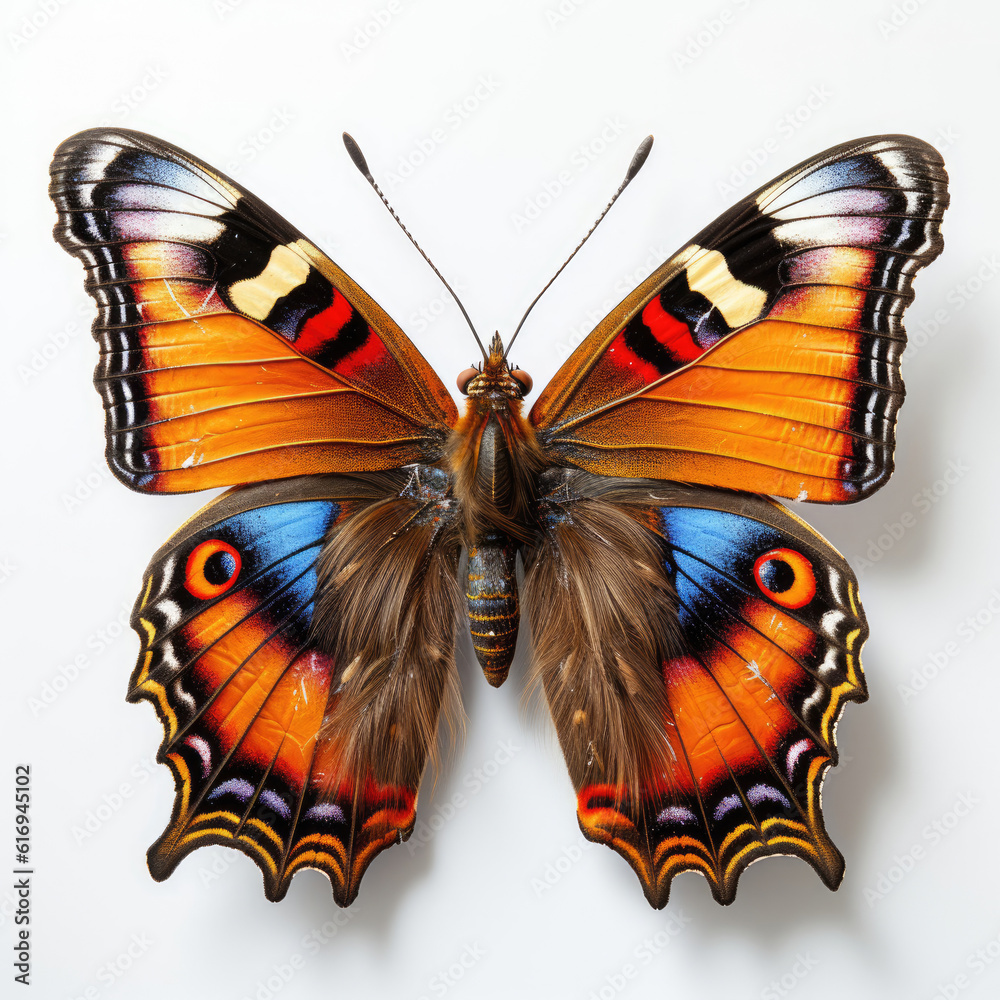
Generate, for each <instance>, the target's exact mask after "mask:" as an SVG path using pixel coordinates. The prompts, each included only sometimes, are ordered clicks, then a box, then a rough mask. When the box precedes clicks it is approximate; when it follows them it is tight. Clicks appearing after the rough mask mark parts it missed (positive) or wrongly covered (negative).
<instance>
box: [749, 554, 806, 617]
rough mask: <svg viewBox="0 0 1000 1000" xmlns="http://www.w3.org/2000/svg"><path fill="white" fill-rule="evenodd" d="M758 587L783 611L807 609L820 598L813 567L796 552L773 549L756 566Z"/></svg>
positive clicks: (755, 573) (754, 569)
mask: <svg viewBox="0 0 1000 1000" xmlns="http://www.w3.org/2000/svg"><path fill="white" fill-rule="evenodd" d="M753 575H754V579H755V580H756V581H757V586H758V587H760V589H761V590H762V591H763V592H764V593H765V594H766V595H767V596H768V597H770V598H771V600H772V601H774V602H775V603H776V604H780V605H781V606H782V607H783V608H801V607H805V605H807V604H808V603H809V602H810V601H811V600H812V599H813V598H814V597H815V596H816V574H815V573H814V572H813V568H812V563H811V562H809V560H808V559H806V557H805V556H804V555H802V553H801V552H796V551H795V550H794V549H771V551H770V552H765V553H764V554H763V555H762V556H760V557H759V558H758V559H757V561H756V562H755V563H754V564H753Z"/></svg>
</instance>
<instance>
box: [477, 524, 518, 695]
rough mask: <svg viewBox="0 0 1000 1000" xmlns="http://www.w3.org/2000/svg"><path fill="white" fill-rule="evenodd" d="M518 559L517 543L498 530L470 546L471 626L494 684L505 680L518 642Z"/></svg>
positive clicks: (479, 656)
mask: <svg viewBox="0 0 1000 1000" xmlns="http://www.w3.org/2000/svg"><path fill="white" fill-rule="evenodd" d="M516 562H517V545H516V543H515V542H514V541H513V539H511V538H510V537H509V536H508V535H505V534H503V533H502V532H499V531H488V532H485V533H484V534H482V535H481V536H480V537H479V538H478V539H477V540H476V544H475V545H474V546H473V547H472V548H471V549H470V550H469V585H468V591H467V594H466V596H467V598H468V605H469V629H470V631H471V632H472V645H473V647H474V648H475V650H476V658H477V659H478V660H479V665H480V666H481V667H482V668H483V673H484V674H485V675H486V679H487V680H488V681H489V682H490V684H492V685H493V686H494V687H499V686H500V685H501V684H502V683H503V682H504V680H506V678H507V671H508V670H510V663H511V660H512V659H513V658H514V646H515V644H516V643H517V627H518V622H519V621H520V611H519V609H518V601H517V576H516Z"/></svg>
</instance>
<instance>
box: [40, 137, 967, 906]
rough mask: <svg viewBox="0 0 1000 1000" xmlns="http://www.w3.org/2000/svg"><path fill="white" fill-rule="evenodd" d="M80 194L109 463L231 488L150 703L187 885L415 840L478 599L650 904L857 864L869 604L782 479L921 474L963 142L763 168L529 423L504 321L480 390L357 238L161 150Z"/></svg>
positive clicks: (158, 583) (78, 163) (142, 609)
mask: <svg viewBox="0 0 1000 1000" xmlns="http://www.w3.org/2000/svg"><path fill="white" fill-rule="evenodd" d="M352 155H353V154H352ZM50 193H51V196H52V198H53V200H54V202H55V205H56V207H57V209H58V223H57V225H56V228H55V238H56V239H57V240H58V242H59V243H60V244H61V245H62V246H63V247H64V248H65V249H66V250H67V251H68V252H69V253H71V254H73V255H74V256H76V257H77V258H79V259H80V260H81V261H82V262H83V264H84V266H85V269H86V289H87V291H88V292H89V293H90V294H91V295H92V296H93V297H94V299H95V300H96V302H97V306H98V317H97V319H96V321H95V323H94V328H93V332H94V336H95V338H96V340H97V342H98V344H99V346H100V361H99V364H98V366H97V370H96V374H95V384H96V387H97V389H98V391H99V392H100V394H101V396H102V398H103V400H104V407H105V411H106V432H107V460H108V463H109V464H110V466H111V469H112V470H113V472H114V474H115V475H116V476H117V477H118V479H120V480H121V481H122V482H123V483H124V484H125V485H126V486H129V487H131V488H132V489H134V490H138V491H140V492H144V493H182V492H188V491H193V490H204V489H210V488H214V487H223V486H224V487H232V488H231V489H229V490H228V492H226V493H224V494H222V495H221V496H220V497H219V498H218V499H216V500H214V501H213V502H211V503H209V504H208V505H207V506H206V507H204V508H203V509H202V510H201V511H200V512H198V513H197V514H195V515H194V516H193V517H192V518H191V519H190V520H188V521H187V522H186V523H185V524H184V525H182V526H181V528H180V529H179V530H178V531H177V532H176V533H175V534H174V535H173V536H172V537H171V538H170V539H169V541H167V542H166V544H165V545H163V546H162V547H161V548H160V549H159V551H157V552H156V554H155V555H154V556H153V558H152V561H151V562H150V565H149V568H148V570H147V571H146V574H145V576H144V579H143V583H142V590H141V593H140V596H139V598H138V600H137V602H136V605H135V609H134V612H133V615H132V625H133V627H134V629H135V630H136V632H137V633H138V635H139V638H140V646H141V648H140V653H139V659H138V663H137V665H136V668H135V671H134V673H133V675H132V679H131V685H130V689H129V694H128V698H129V700H130V701H139V700H145V701H149V702H151V703H152V704H153V706H154V707H155V709H156V711H157V713H158V715H159V718H160V720H161V722H162V724H163V727H164V730H165V735H164V739H163V743H162V746H161V748H160V751H159V759H160V760H161V761H162V762H165V763H166V764H167V765H169V767H170V769H171V771H172V772H173V776H174V780H175V784H176V798H175V802H174V807H173V815H172V817H171V819H170V823H169V825H168V826H167V828H166V830H165V832H164V833H163V835H162V836H161V837H160V839H159V840H157V841H156V843H155V844H154V845H153V846H152V847H151V848H150V851H149V855H148V862H149V869H150V872H151V874H152V875H153V877H154V878H155V879H163V878H166V877H167V876H168V875H170V874H171V872H172V871H173V870H174V869H175V867H176V866H177V864H178V863H179V862H180V860H181V859H182V858H183V857H185V856H186V855H187V854H188V853H189V852H190V851H192V850H194V849H195V848H197V847H199V846H202V845H206V844H226V845H230V846H233V847H237V848H239V849H240V850H242V851H243V852H245V853H246V854H247V855H248V856H249V857H251V858H252V859H253V860H254V861H255V862H256V863H257V864H258V865H259V866H260V868H261V870H262V872H263V875H264V890H265V894H266V895H267V897H268V898H269V899H272V900H277V899H280V898H281V897H282V896H284V894H285V892H286V891H287V888H288V885H289V882H290V880H291V878H292V876H293V875H294V874H295V872H296V871H298V870H300V869H302V868H315V869H319V870H320V871H322V872H325V873H326V874H327V875H328V876H329V878H330V881H331V883H332V886H333V893H334V897H335V899H336V901H337V903H339V904H340V905H341V906H346V905H348V904H350V903H351V902H352V901H353V900H354V899H355V897H356V895H357V893H358V887H359V884H360V881H361V878H362V876H363V874H364V872H365V870H366V869H367V867H368V865H369V864H370V863H371V862H372V860H373V859H374V857H375V856H376V855H377V854H378V853H379V852H381V851H382V850H384V849H386V848H387V847H389V846H391V845H393V844H396V843H398V842H400V841H401V840H405V839H406V838H407V837H408V836H409V835H410V833H411V832H412V830H413V827H414V822H415V816H416V806H417V792H418V787H419V784H420V780H421V776H422V774H423V772H424V770H425V766H426V764H427V761H428V758H429V756H431V755H432V753H433V750H434V747H435V745H436V740H437V734H438V727H439V723H440V721H441V719H442V718H443V717H444V716H445V715H446V713H447V712H449V711H450V710H451V708H452V706H454V705H455V703H456V702H457V698H458V681H457V671H456V665H455V646H456V640H457V629H458V627H459V623H460V620H461V617H462V614H463V609H464V613H465V615H466V617H467V619H468V623H469V628H470V630H471V634H472V641H473V646H474V648H475V652H476V656H477V658H478V660H479V663H480V664H481V666H482V669H483V672H484V674H485V676H486V679H487V680H488V681H489V683H490V684H492V685H494V686H498V685H500V684H501V683H502V682H503V680H504V678H505V677H506V676H507V672H508V669H509V667H510V664H511V659H512V656H513V653H514V648H515V644H516V640H517V635H518V626H519V620H520V607H521V600H522V597H523V601H524V605H525V609H526V612H527V615H528V618H529V620H530V623H531V630H532V637H533V646H534V648H533V660H534V671H535V675H536V676H537V678H538V679H539V680H540V683H541V685H542V688H543V689H544V695H545V699H546V701H547V703H548V706H549V708H550V710H551V714H552V719H553V721H554V724H555V729H556V732H557V734H558V738H559V743H560V746H561V748H562V752H563V755H564V757H565V760H566V764H567V767H568V769H569V773H570V777H571V779H572V783H573V787H574V789H575V791H576V796H577V815H578V818H579V823H580V827H581V829H582V831H583V833H584V835H585V836H586V837H587V838H588V839H590V840H592V841H595V842H598V843H603V844H607V845H608V846H609V847H611V848H612V849H614V850H615V851H617V852H618V853H619V854H620V855H622V856H623V857H624V858H625V859H626V860H627V861H628V863H629V864H630V865H631V866H632V867H633V868H634V870H635V872H636V874H637V875H638V877H639V880H640V882H641V884H642V889H643V892H644V893H645V896H646V898H647V900H648V901H649V902H650V903H651V904H652V905H653V906H654V907H662V906H664V905H665V904H666V902H667V897H668V894H669V891H670V885H671V882H672V880H673V878H674V876H675V875H677V874H678V873H679V872H683V871H687V870H695V871H699V872H701V873H702V874H703V875H704V877H705V878H706V880H707V881H708V884H709V886H710V888H711V892H712V894H713V895H714V897H715V899H716V900H717V901H718V902H720V903H729V902H731V901H732V899H733V898H734V894H735V891H736V885H737V881H738V878H739V875H740V873H741V872H742V871H743V870H744V869H745V868H746V867H747V866H748V865H749V864H750V863H751V862H753V861H755V860H757V859H759V858H761V857H764V856H767V855H775V854H786V855H795V856H798V857H800V858H803V859H804V860H805V861H807V862H808V863H809V864H811V865H812V866H813V867H814V868H815V870H816V871H817V872H818V874H819V875H820V877H821V879H822V880H823V881H824V882H825V883H826V885H828V886H829V887H830V888H831V889H834V888H836V887H837V886H838V885H839V883H840V881H841V879H842V877H843V872H844V860H843V857H842V855H841V854H840V852H839V851H838V849H837V848H836V847H835V846H834V845H833V843H832V842H831V840H830V838H829V836H828V835H827V832H826V828H825V825H824V821H823V816H822V812H821V804H820V792H821V786H822V783H823V779H824V776H825V775H826V773H827V771H828V769H829V768H830V767H831V766H833V765H834V764H836V761H837V746H836V740H835V733H836V726H837V722H838V719H839V717H840V715H841V711H842V709H843V707H844V705H845V704H846V703H847V702H849V701H863V700H865V698H866V697H867V694H866V688H865V680H864V675H863V673H862V668H861V663H860V659H859V655H860V651H861V647H862V644H863V643H864V641H865V639H866V637H867V635H868V626H867V624H866V621H865V616H864V612H863V610H862V607H861V604H860V602H859V597H858V584H857V580H856V578H855V576H854V574H853V572H852V571H851V569H850V567H849V565H848V564H847V562H846V561H845V559H844V558H843V557H842V556H841V555H840V554H839V553H838V552H837V551H836V550H835V549H834V548H833V547H832V546H831V545H830V544H829V543H828V542H826V541H825V540H824V539H823V538H822V537H821V536H820V535H819V534H817V533H816V532H815V531H814V530H813V529H812V528H810V527H809V526H808V525H807V524H806V523H805V522H804V521H802V520H801V519H800V518H799V517H797V516H796V515H795V514H793V513H792V512H791V511H790V510H788V509H787V508H786V507H784V506H783V505H782V504H780V503H779V502H778V501H777V500H774V499H771V498H772V497H784V498H795V499H798V500H810V501H814V502H818V503H851V502H854V501H857V500H862V499H864V498H865V497H867V496H869V495H871V494H872V493H873V492H874V491H875V490H877V489H879V488H880V487H881V486H882V485H883V484H884V483H885V482H886V480H887V479H888V478H889V475H890V474H891V472H892V467H893V447H894V433H895V432H894V427H895V422H896V415H897V411H898V410H899V406H900V404H901V403H902V400H903V383H902V380H901V378H900V356H901V354H902V351H903V348H904V346H905V333H904V329H903V325H902V313H903V310H904V309H905V307H906V306H907V305H908V303H909V302H910V300H911V299H912V297H913V293H912V290H911V285H912V281H913V276H914V274H915V273H916V271H917V270H919V269H920V268H921V267H923V266H924V265H926V264H927V263H929V262H930V261H932V260H933V259H934V258H935V257H936V256H937V255H938V253H939V252H940V251H941V248H942V239H941V235H940V223H941V218H942V215H943V212H944V210H945V208H946V206H947V203H948V194H947V175H946V174H945V171H944V166H943V163H942V161H941V158H940V156H939V155H938V153H937V152H936V150H935V149H934V148H933V147H931V146H930V145H928V144H927V143H925V142H922V141H920V140H918V139H915V138H911V137H908V136H901V135H897V136H876V137H870V138H865V139H859V140H856V141H854V142H848V143H844V144H843V145H839V146H836V147H834V148H832V149H829V150H827V151H826V152H824V153H821V154H819V155H818V156H814V157H812V158H811V159H808V160H806V161H804V162H803V163H801V164H799V165H798V166H796V167H794V168H793V169H791V170H790V171H788V172H787V173H786V174H784V175H782V176H781V177H779V178H778V179H776V180H774V181H772V182H771V183H769V184H767V185H765V186H764V187H762V188H760V189H759V190H758V191H755V192H754V193H752V194H750V195H748V196H747V197H746V198H744V199H743V200H742V201H740V202H739V203H738V204H736V205H734V206H733V207H732V208H730V209H729V210H728V211H726V212H725V213H724V214H723V215H722V216H721V217H720V218H719V219H717V220H716V221H715V222H714V223H712V224H711V225H710V226H708V228H706V229H704V230H703V231H702V232H701V233H699V234H698V235H697V236H696V237H695V238H694V239H693V240H691V241H690V242H688V243H686V244H685V245H684V246H683V247H682V248H681V249H680V250H679V251H678V252H677V253H675V254H674V255H673V256H671V257H670V258H669V259H667V260H666V261H665V262H664V263H663V264H662V265H661V266H660V267H659V268H658V269H657V270H656V271H655V272H654V273H653V274H651V275H650V276H649V277H648V278H647V279H646V280H645V281H643V282H642V283H641V284H640V285H639V286H638V287H637V288H636V289H635V290H634V291H633V292H631V293H630V294H629V295H628V296H626V298H625V299H624V300H623V301H622V302H621V303H620V304H619V305H618V306H617V307H615V308H614V309H613V310H612V311H611V312H610V313H609V314H608V315H607V316H606V317H605V318H604V319H603V320H602V321H601V322H600V323H599V324H598V325H597V327H596V328H595V329H594V330H593V332H592V333H591V334H590V335H589V336H588V337H587V338H586V339H585V340H584V341H583V342H582V343H581V344H580V346H579V347H578V348H577V349H576V351H575V352H574V353H573V354H572V355H571V356H570V357H569V358H568V359H567V361H566V362H565V364H563V366H562V367H561V368H560V369H559V370H558V372H557V373H556V375H555V376H554V378H553V379H552V380H551V381H550V382H549V384H548V385H547V386H546V387H545V388H544V389H543V390H542V391H541V393H540V395H539V396H538V398H537V399H536V400H535V402H534V404H533V405H532V406H531V409H530V411H528V412H527V413H525V412H524V407H523V404H522V400H523V398H524V396H526V395H527V394H528V392H529V391H530V389H531V381H530V378H529V377H528V376H527V375H526V374H525V373H524V372H522V371H521V370H520V369H518V368H516V367H515V366H513V365H512V364H511V363H510V362H509V361H508V359H507V354H506V351H505V349H504V346H503V344H502V342H501V340H500V337H499V334H498V335H497V336H496V337H495V338H494V339H493V340H492V342H491V343H490V345H489V348H488V349H485V348H484V349H483V361H482V363H481V364H480V365H478V366H476V367H473V368H470V369H468V370H466V371H465V372H463V373H462V374H461V376H460V378H459V383H460V388H461V390H462V391H463V393H464V394H465V395H466V396H467V399H468V402H467V404H466V408H465V412H464V414H462V415H459V413H458V410H457V408H456V406H455V403H454V401H453V399H452V396H451V394H450V393H449V392H448V391H447V389H446V388H445V386H444V384H443V383H442V382H441V380H440V379H439V378H438V376H437V375H436V374H435V373H434V371H433V370H432V369H431V368H430V366H429V365H428V364H427V362H426V361H425V360H424V359H423V357H422V356H421V355H420V353H419V352H418V350H417V349H416V347H415V346H414V345H413V343H412V342H411V341H410V340H409V339H408V338H407V337H406V336H405V335H404V333H403V332H402V331H401V329H400V328H399V327H398V326H397V325H396V324H395V323H394V322H393V321H392V320H391V319H390V318H389V316H388V315H386V313H385V312H384V311H383V310H382V309H381V308H380V307H379V306H378V304H377V303H375V302H374V301H373V300H372V299H371V298H370V297H369V296H368V295H367V294H366V293H365V292H364V291H363V290H362V289H361V288H360V287H359V286H358V285H357V284H355V283H354V281H352V280H351V278H350V277H349V276H348V275H347V274H345V273H344V272H343V271H342V270H341V269H340V268H339V267H338V266H337V265H336V264H335V263H334V262H333V261H332V260H331V259H330V258H329V257H328V256H326V255H325V254H324V253H323V252H322V251H321V250H320V249H319V248H318V247H317V246H316V245H315V244H314V243H312V242H311V241H310V240H308V239H307V238H306V237H305V236H303V235H302V233H300V232H299V231H298V230H297V229H295V228H294V227H292V226H291V225H290V224H289V223H287V222H286V221H285V220H284V219H282V218H280V217H279V216H278V215H277V214H276V213H275V212H274V211H272V210H271V209H270V208H268V207H267V206H266V205H265V204H264V203H263V202H262V201H260V200H259V199H258V198H256V197H255V196H254V195H252V194H251V193H250V192H248V191H247V190H245V189H244V188H243V187H241V186H240V185H239V184H238V183H236V182H235V181H233V180H231V179H229V178H227V177H225V176H224V175H223V174H221V173H219V172H218V171H216V170H213V169H212V168H211V167H209V166H208V165H206V164H205V163H203V162H202V161H200V160H198V159H196V158H195V157H193V156H191V155H189V154H188V153H185V152H183V151H182V150H180V149H178V148H177V147H175V146H172V145H170V144H169V143H167V142H164V141H162V140H159V139H155V138H153V137H151V136H148V135H144V134H142V133H139V132H134V131H129V130H123V129H113V128H100V129H92V130H89V131H85V132H81V133H79V134H77V135H74V136H72V137H71V138H69V139H67V140H66V141H65V142H64V143H62V145H60V146H59V148H58V150H57V151H56V154H55V158H54V161H53V163H52V168H51V187H50ZM463 311H464V310H463ZM508 346H509V345H508ZM463 551H464V552H467V557H466V556H463ZM519 563H520V567H521V572H519V571H518V565H519ZM463 568H464V572H462V570H463ZM460 577H461V579H460Z"/></svg>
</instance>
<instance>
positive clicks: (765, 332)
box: [531, 136, 948, 503]
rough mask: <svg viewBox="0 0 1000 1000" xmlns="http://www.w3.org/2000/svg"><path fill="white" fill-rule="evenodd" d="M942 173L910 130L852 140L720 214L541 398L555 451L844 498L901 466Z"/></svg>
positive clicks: (936, 246) (539, 413) (535, 418)
mask: <svg viewBox="0 0 1000 1000" xmlns="http://www.w3.org/2000/svg"><path fill="white" fill-rule="evenodd" d="M947 204H948V194H947V175H946V174H945V171H944V166H943V163H942V161H941V157H940V156H939V154H938V153H937V151H936V150H935V149H934V148H933V147H932V146H929V145H928V144H927V143H925V142H921V141H920V140H918V139H914V138H911V137H909V136H884V137H875V138H869V139H860V140H857V141H855V142H850V143H845V144H844V145H841V146H836V147H834V148H833V149H830V150H828V151H826V152H825V153H821V154H820V155H819V156H816V157H813V158H812V159H810V160H806V161H805V162H803V163H801V164H799V165H798V166H797V167H795V168H793V169H792V170H790V171H789V172H788V173H787V174H785V175H784V176H782V177H780V178H778V179H777V180H775V181H773V182H772V183H771V184H768V185H766V186H764V187H762V188H760V189H759V190H758V191H755V192H754V193H753V194H751V195H749V196H748V197H746V198H744V199H743V200H742V201H741V202H739V203H738V204H737V205H735V206H734V207H733V208H731V209H730V210H729V211H728V212H726V213H725V214H723V215H722V216H721V217H720V218H719V219H718V220H717V221H716V222H714V223H713V224H712V225H710V226H709V227H708V228H707V229H705V230H704V231H703V232H702V233H700V234H699V235H698V236H696V237H695V239H694V240H693V241H692V242H691V243H690V244H688V245H687V246H685V247H684V248H683V249H682V250H681V251H679V252H678V253H677V254H675V255H674V256H673V257H671V258H670V259H669V260H668V261H666V262H665V263H664V264H663V265H662V266H661V267H660V268H659V269H658V270H657V271H656V272H654V273H653V274H652V275H651V276H650V277H649V278H648V279H647V280H646V281H645V282H643V283H642V284H641V285H640V286H639V287H638V288H637V289H636V290H635V291H634V292H632V294H631V295H629V296H628V297H627V298H626V299H625V300H624V301H623V302H621V303H620V304H619V305H618V306H617V307H616V308H615V309H614V310H613V311H612V312H611V313H610V314H609V315H608V316H607V317H606V318H605V319H604V320H603V321H602V322H601V323H600V324H599V325H598V327H597V328H596V329H595V330H594V332H593V333H592V334H591V335H590V336H589V337H588V338H587V339H586V340H585V341H584V342H583V343H582V344H581V345H580V346H579V348H577V350H576V351H575V352H574V353H573V354H572V355H571V356H570V358H569V359H568V360H567V361H566V363H565V364H564V365H563V366H562V368H560V370H559V371H558V372H557V373H556V375H555V377H554V378H553V379H552V381H551V382H550V383H549V385H548V386H547V387H546V389H545V390H544V392H543V393H542V394H541V396H540V397H539V399H538V400H537V402H536V403H535V405H534V407H533V408H532V411H531V421H532V423H533V424H534V425H535V427H536V428H537V429H538V432H539V441H540V443H541V444H542V447H543V449H544V450H545V451H546V452H547V454H548V455H549V456H551V457H552V458H553V460H555V461H558V462H562V463H570V464H573V465H576V466H579V467H581V468H584V469H587V470H589V471H591V472H598V473H602V474H606V475H620V476H648V477H652V478H657V479H672V480H678V481H683V482H689V483H701V484H705V485H709V486H723V487H728V488H732V489H745V490H749V491H752V492H755V493H768V494H773V495H776V496H784V497H796V498H798V499H803V500H804V499H809V500H817V501H825V502H831V503H844V502H850V501H854V500H859V499H861V498H863V497H865V496H867V495H869V494H870V493H872V492H874V491H875V490H877V489H878V488H879V487H880V486H881V485H882V484H883V483H884V482H885V481H886V480H887V479H888V477H889V475H890V474H891V472H892V452H893V447H894V444H895V437H894V429H895V421H896V414H897V411H898V409H899V406H900V404H901V402H902V400H903V383H902V379H901V377H900V373H899V360H900V356H901V354H902V351H903V348H904V347H905V332H904V329H903V325H902V313H903V310H904V308H905V307H906V305H907V304H908V303H909V302H910V300H911V299H912V297H913V292H912V291H911V284H912V281H913V275H914V274H915V273H916V271H917V270H919V268H921V267H923V266H924V265H925V264H928V263H929V262H930V261H932V260H933V259H934V258H935V257H936V256H937V255H938V253H939V252H940V251H941V247H942V240H941V235H940V222H941V217H942V214H943V212H944V210H945V208H946V206H947Z"/></svg>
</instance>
